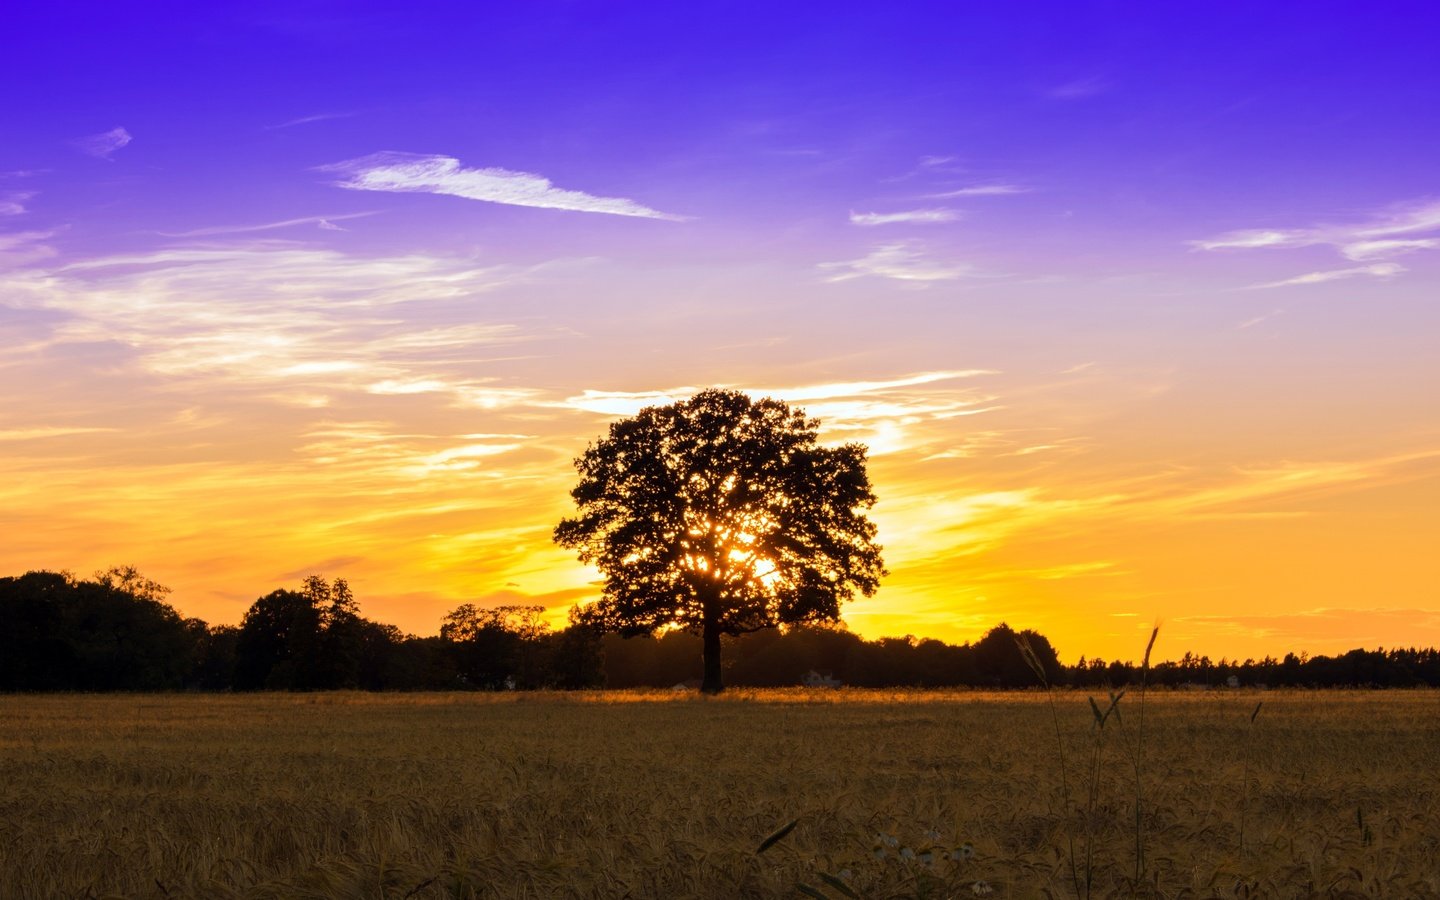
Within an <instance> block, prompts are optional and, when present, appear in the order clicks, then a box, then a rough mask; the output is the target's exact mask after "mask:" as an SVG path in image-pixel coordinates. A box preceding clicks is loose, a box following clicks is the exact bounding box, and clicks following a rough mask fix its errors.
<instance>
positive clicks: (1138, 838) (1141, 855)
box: [1134, 624, 1160, 885]
mask: <svg viewBox="0 0 1440 900" xmlns="http://www.w3.org/2000/svg"><path fill="white" fill-rule="evenodd" d="M1159 636H1160V626H1159V625H1158V624H1157V625H1156V626H1155V627H1154V628H1152V629H1151V630H1150V641H1149V643H1147V644H1146V645H1145V659H1144V660H1143V661H1142V662H1141V663H1140V724H1139V727H1138V728H1137V732H1138V734H1137V736H1136V739H1135V756H1134V760H1135V879H1134V883H1135V884H1137V885H1138V884H1139V883H1140V879H1141V878H1142V877H1144V875H1145V828H1144V823H1143V821H1142V818H1143V814H1142V812H1143V806H1144V802H1145V783H1144V780H1143V778H1144V766H1145V689H1146V687H1147V686H1148V684H1149V681H1150V651H1152V650H1154V649H1155V639H1156V638H1157V637H1159Z"/></svg>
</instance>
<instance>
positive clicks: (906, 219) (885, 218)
mask: <svg viewBox="0 0 1440 900" xmlns="http://www.w3.org/2000/svg"><path fill="white" fill-rule="evenodd" d="M958 218H960V214H959V213H957V212H955V210H953V209H910V210H904V211H902V212H892V213H857V212H852V213H850V224H851V225H900V224H920V225H934V224H939V223H941V222H954V221H955V220H956V219H958Z"/></svg>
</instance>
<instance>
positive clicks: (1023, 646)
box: [1015, 634, 1080, 897]
mask: <svg viewBox="0 0 1440 900" xmlns="http://www.w3.org/2000/svg"><path fill="white" fill-rule="evenodd" d="M1015 644H1016V645H1017V646H1018V647H1019V648H1020V656H1021V657H1022V658H1023V659H1024V660H1025V664H1026V665H1027V666H1029V667H1030V671H1032V672H1034V673H1035V677H1037V678H1039V679H1040V684H1041V686H1043V687H1044V688H1045V696H1046V699H1048V700H1049V702H1050V723H1051V724H1052V725H1054V726H1055V751H1056V753H1057V754H1058V755H1059V757H1060V798H1061V801H1062V802H1063V803H1064V816H1065V817H1066V818H1067V819H1068V818H1069V816H1070V809H1071V807H1072V804H1071V802H1070V778H1069V776H1068V775H1067V774H1066V772H1067V766H1066V764H1065V739H1064V737H1063V736H1062V735H1061V733H1060V713H1059V712H1057V711H1056V709H1055V690H1054V688H1052V687H1051V685H1050V676H1049V675H1047V674H1046V673H1045V667H1044V666H1043V665H1041V663H1040V659H1039V657H1037V656H1036V655H1035V651H1034V649H1032V648H1031V646H1030V640H1029V638H1027V637H1026V636H1025V635H1023V634H1017V635H1016V636H1015ZM1065 841H1066V844H1067V845H1068V849H1069V858H1070V883H1071V885H1072V886H1073V887H1074V888H1075V896H1076V897H1079V896H1080V872H1079V870H1078V868H1077V866H1076V862H1075V830H1074V829H1073V828H1070V827H1069V826H1068V825H1067V826H1066V828H1065Z"/></svg>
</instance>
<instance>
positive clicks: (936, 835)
mask: <svg viewBox="0 0 1440 900" xmlns="http://www.w3.org/2000/svg"><path fill="white" fill-rule="evenodd" d="M925 840H927V841H929V842H930V843H932V844H935V843H938V842H939V841H940V832H938V831H936V830H935V829H933V828H932V829H930V830H929V831H927V832H925Z"/></svg>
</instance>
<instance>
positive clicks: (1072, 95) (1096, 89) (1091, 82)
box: [1045, 76, 1111, 100]
mask: <svg viewBox="0 0 1440 900" xmlns="http://www.w3.org/2000/svg"><path fill="white" fill-rule="evenodd" d="M1110 88H1111V84H1110V82H1109V81H1107V80H1105V79H1104V78H1100V77H1098V76H1093V77H1090V78H1077V79H1076V80H1074V81H1067V82H1065V83H1064V84H1062V85H1058V86H1056V87H1053V88H1050V89H1049V90H1047V91H1045V96H1047V97H1049V98H1050V99H1051V100H1084V99H1086V98H1087V97H1094V96H1097V95H1099V94H1103V93H1105V92H1106V91H1108V90H1110Z"/></svg>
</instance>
